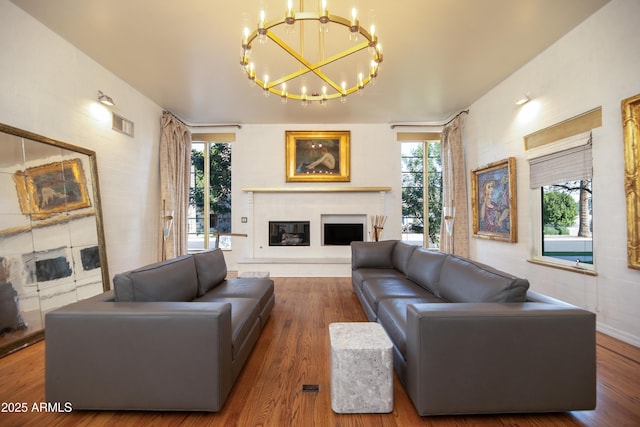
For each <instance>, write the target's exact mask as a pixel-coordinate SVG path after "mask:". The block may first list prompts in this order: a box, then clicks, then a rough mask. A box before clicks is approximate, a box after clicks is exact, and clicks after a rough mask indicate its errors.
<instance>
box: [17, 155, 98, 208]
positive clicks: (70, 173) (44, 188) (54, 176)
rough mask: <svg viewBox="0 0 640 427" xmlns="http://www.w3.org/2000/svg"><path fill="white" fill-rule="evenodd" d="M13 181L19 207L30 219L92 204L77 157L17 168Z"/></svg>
mask: <svg viewBox="0 0 640 427" xmlns="http://www.w3.org/2000/svg"><path fill="white" fill-rule="evenodd" d="M13 179H14V181H15V183H16V190H17V192H18V200H19V204H20V210H21V211H22V213H23V214H25V215H31V218H32V219H36V220H42V219H47V218H49V217H51V216H53V215H55V214H58V213H62V212H68V211H73V210H77V209H84V208H88V207H91V200H90V199H89V193H88V192H87V183H86V177H85V175H84V169H83V167H82V161H81V160H80V159H71V160H63V161H61V162H54V163H48V164H45V165H41V166H34V167H31V168H27V169H26V170H24V171H18V172H16V173H15V174H14V176H13Z"/></svg>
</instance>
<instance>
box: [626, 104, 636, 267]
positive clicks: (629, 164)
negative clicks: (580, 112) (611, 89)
mask: <svg viewBox="0 0 640 427" xmlns="http://www.w3.org/2000/svg"><path fill="white" fill-rule="evenodd" d="M622 130H623V136H624V190H625V194H626V198H627V265H628V266H629V268H634V269H638V270H640V224H639V223H640V94H639V95H636V96H632V97H631V98H627V99H624V100H623V101H622Z"/></svg>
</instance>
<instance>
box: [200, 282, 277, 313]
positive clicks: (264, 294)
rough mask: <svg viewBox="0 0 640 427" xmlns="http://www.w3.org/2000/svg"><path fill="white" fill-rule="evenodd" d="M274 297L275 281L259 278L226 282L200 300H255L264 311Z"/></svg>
mask: <svg viewBox="0 0 640 427" xmlns="http://www.w3.org/2000/svg"><path fill="white" fill-rule="evenodd" d="M272 296H273V280H271V279H259V278H246V279H243V278H237V279H228V280H224V281H223V282H222V283H221V284H219V285H218V286H216V287H215V288H213V289H212V290H210V291H209V292H207V293H206V295H204V296H203V297H202V298H200V299H199V300H205V298H208V299H209V300H210V299H215V298H255V299H256V300H258V304H259V306H260V311H262V310H263V309H264V308H265V307H266V306H267V305H268V304H269V300H270V299H271V297H272Z"/></svg>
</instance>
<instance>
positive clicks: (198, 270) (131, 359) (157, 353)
mask: <svg viewBox="0 0 640 427" xmlns="http://www.w3.org/2000/svg"><path fill="white" fill-rule="evenodd" d="M226 275H227V267H226V264H225V260H224V257H223V254H222V251H220V250H219V249H215V250H210V251H205V252H202V253H199V254H195V255H187V256H182V257H178V258H174V259H171V260H168V261H163V262H160V263H156V264H152V265H148V266H145V267H142V268H139V269H136V270H133V271H129V272H126V273H122V274H118V275H116V276H115V277H114V279H113V284H114V289H113V291H109V292H106V293H104V294H101V295H98V296H96V297H93V298H90V299H87V300H84V301H80V302H77V303H73V304H70V305H68V306H65V307H62V308H60V309H57V310H55V311H52V312H49V313H47V315H46V329H45V339H46V347H45V348H46V350H45V393H46V399H47V401H48V402H61V403H62V404H63V405H64V404H65V403H67V402H68V403H70V404H71V405H72V407H73V409H74V410H76V409H110V410H176V411H219V410H220V409H221V408H222V405H223V404H224V402H225V399H226V398H227V395H228V394H229V392H230V390H231V388H232V386H233V384H234V382H235V380H236V378H237V377H238V375H239V373H240V371H241V369H242V367H243V366H244V364H245V362H246V360H247V358H248V357H249V354H250V353H251V350H252V349H253V347H254V345H255V343H256V341H257V339H258V337H259V335H260V332H261V331H262V328H263V327H264V325H265V322H266V321H267V319H268V318H269V315H270V314H271V310H272V308H273V305H274V301H275V296H274V287H273V281H272V280H270V279H260V278H251V279H242V278H235V279H226Z"/></svg>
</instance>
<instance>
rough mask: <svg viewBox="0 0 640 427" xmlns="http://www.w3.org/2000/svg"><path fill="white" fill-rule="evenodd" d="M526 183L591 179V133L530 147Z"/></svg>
mask: <svg viewBox="0 0 640 427" xmlns="http://www.w3.org/2000/svg"><path fill="white" fill-rule="evenodd" d="M527 157H528V160H529V186H530V187H531V188H532V189H536V188H540V187H544V186H547V185H551V184H557V183H560V182H569V181H580V180H586V179H590V178H591V176H592V174H593V167H592V164H593V161H592V152H591V132H584V133H581V134H579V135H574V136H572V137H569V138H565V139H562V140H559V141H557V142H554V143H551V144H547V145H544V146H542V147H539V148H534V149H531V150H529V153H528V156H527Z"/></svg>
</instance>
